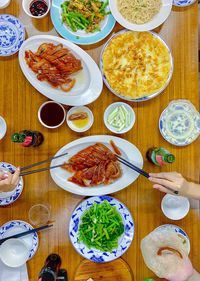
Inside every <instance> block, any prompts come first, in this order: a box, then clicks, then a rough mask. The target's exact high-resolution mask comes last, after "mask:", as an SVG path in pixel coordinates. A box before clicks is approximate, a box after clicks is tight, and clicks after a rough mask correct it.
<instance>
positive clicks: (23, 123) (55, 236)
mask: <svg viewBox="0 0 200 281" xmlns="http://www.w3.org/2000/svg"><path fill="white" fill-rule="evenodd" d="M21 2H22V1H21V0H12V1H11V4H10V6H9V7H8V8H6V9H4V10H0V13H9V14H12V15H15V16H16V17H19V18H20V19H21V21H22V22H23V24H24V25H25V27H26V33H27V37H30V36H32V35H36V34H52V35H57V33H56V32H55V30H54V29H53V26H52V23H51V20H50V16H48V17H46V18H44V19H40V20H39V19H38V20H37V19H36V20H32V19H30V18H29V17H28V16H27V15H25V14H24V12H23V11H22V7H21ZM197 14H198V6H197V3H196V4H194V5H191V6H189V7H186V8H174V7H173V10H172V13H171V15H170V16H169V18H168V19H167V21H166V22H165V23H164V24H163V25H162V26H160V27H159V28H158V29H156V32H158V33H159V34H160V35H161V36H162V37H163V38H164V40H165V41H166V43H167V44H168V45H169V46H170V48H171V50H172V54H173V58H174V74H173V78H172V81H171V83H170V85H169V86H168V87H167V89H166V90H165V91H164V92H163V93H162V94H161V95H160V96H158V97H156V98H154V99H152V100H150V101H147V102H141V103H129V104H130V105H131V106H132V107H133V109H134V110H135V113H136V123H135V125H134V127H133V129H132V130H131V131H130V132H128V133H126V134H124V135H122V136H121V137H122V138H125V139H127V140H129V141H130V142H132V143H133V144H135V145H136V146H137V147H138V148H139V149H140V151H141V153H142V155H143V157H144V169H145V170H146V171H149V172H150V171H152V172H159V171H160V168H159V167H156V166H154V165H152V164H150V163H148V162H147V160H146V159H145V153H146V151H147V149H148V148H150V147H152V146H163V147H165V148H167V149H168V150H169V151H171V152H172V153H174V154H175V156H176V162H175V163H174V164H172V165H169V166H166V167H164V168H163V169H162V170H166V171H175V170H176V171H179V172H181V173H182V174H183V175H184V176H185V177H187V178H188V179H189V180H192V181H195V182H198V181H199V167H200V163H199V140H196V141H195V142H194V143H192V144H191V145H189V146H187V147H175V146H173V145H171V144H169V143H167V142H166V141H165V140H164V139H163V138H162V137H161V135H160V132H159V129H158V120H159V116H160V114H161V112H162V111H163V110H164V108H165V107H166V106H167V105H168V104H169V102H170V101H172V100H176V99H189V100H190V101H191V102H192V103H193V104H194V105H195V106H196V107H197V108H198V104H199V100H198V62H197V51H198V50H197V49H198V36H197V33H198V18H197ZM121 28H122V27H120V26H119V25H118V24H116V26H115V29H114V31H117V30H120V29H121ZM114 31H113V32H114ZM106 40H107V38H106V39H105V40H103V41H101V42H100V43H98V44H96V45H93V46H85V47H84V48H83V49H85V50H87V52H88V53H89V54H90V55H91V56H92V57H93V58H94V59H95V61H96V62H97V63H98V61H99V54H100V51H101V48H102V46H103V44H104V43H105V42H106ZM94 75H95V74H94ZM0 79H1V80H0V115H1V116H3V117H4V118H5V119H6V122H7V125H8V131H7V134H6V136H5V138H4V139H3V140H1V141H0V160H1V161H6V162H9V163H12V164H14V165H16V166H25V165H28V164H30V163H33V162H36V161H40V160H43V159H46V158H47V157H48V156H51V155H54V154H55V152H56V151H57V150H58V149H60V148H61V147H62V146H64V145H65V144H67V143H69V142H70V141H73V140H75V139H77V138H80V137H83V136H89V135H97V134H110V132H109V131H108V130H107V129H106V128H105V126H104V124H103V112H104V110H105V108H106V107H107V106H108V105H109V104H110V103H112V102H115V101H119V100H120V99H119V98H117V97H116V96H114V95H113V94H111V93H110V92H109V90H108V89H107V88H106V87H105V86H104V89H103V92H102V94H101V96H100V97H99V98H98V99H97V100H96V101H95V102H93V103H92V104H91V105H89V108H90V109H91V110H92V111H93V113H94V117H95V121H94V125H93V127H92V128H91V129H90V130H89V131H88V132H86V133H83V134H78V133H75V132H72V131H71V130H70V129H69V128H68V127H67V126H66V125H65V124H64V125H63V126H62V127H60V128H58V129H55V130H48V129H46V128H44V127H42V125H41V124H40V123H39V121H38V119H37V111H38V108H39V107H40V105H41V104H42V103H43V102H44V101H46V100H47V99H46V97H44V96H43V95H41V94H40V93H38V92H37V91H36V90H35V89H34V88H33V87H32V86H31V84H30V83H29V82H28V81H27V80H26V78H25V77H24V75H23V73H22V72H21V69H20V66H19V63H18V55H17V54H15V55H14V56H11V57H6V58H0ZM22 129H32V130H38V131H41V132H42V133H43V134H44V137H45V141H44V143H43V144H42V145H41V146H40V147H38V148H23V147H21V146H20V145H18V144H13V143H11V141H10V139H11V134H12V133H13V132H15V131H16V132H17V131H20V130H22ZM24 180H25V188H24V190H23V193H22V195H21V197H20V198H19V199H18V200H17V201H16V202H15V203H14V204H13V205H10V206H8V207H6V208H1V209H0V225H2V224H3V223H5V222H7V221H9V220H13V219H20V220H25V221H28V211H29V209H30V207H31V206H32V205H33V204H35V203H43V202H44V203H45V202H47V203H49V204H50V205H51V211H52V214H51V220H52V221H54V227H53V229H51V230H48V231H44V232H42V233H40V234H39V238H40V242H39V248H38V251H37V253H36V255H35V256H34V257H33V259H32V260H30V261H29V262H28V272H29V277H30V281H34V280H37V276H38V273H39V271H40V269H41V267H42V266H43V264H44V261H45V258H46V257H47V255H48V254H50V253H52V252H56V253H59V254H60V255H61V257H62V267H63V268H66V269H67V270H68V275H69V281H72V280H73V276H74V273H75V270H76V268H77V267H78V265H79V263H80V261H81V260H82V257H80V256H79V255H78V254H77V252H76V251H75V250H74V248H73V247H72V245H71V244H70V241H69V237H68V223H69V218H70V215H71V213H72V211H73V209H74V208H75V206H76V205H77V204H78V203H79V202H80V201H81V200H82V199H83V198H81V197H80V196H76V195H73V194H70V193H68V192H66V191H64V190H62V189H61V188H59V187H58V186H56V184H55V183H54V182H53V181H52V179H51V177H50V174H49V173H48V172H44V173H40V174H34V175H30V176H27V177H25V179H24ZM113 196H115V197H116V198H118V199H119V200H121V201H122V202H123V203H124V204H126V206H127V207H128V208H129V210H130V211H131V213H132V215H133V217H134V219H135V237H134V241H133V243H132V245H131V247H130V248H129V250H128V251H127V252H126V254H125V255H124V256H123V258H124V260H125V261H127V262H128V264H129V265H130V267H131V269H132V271H133V273H134V276H135V280H136V281H141V280H143V278H145V277H154V274H153V273H152V272H151V271H150V270H148V268H147V267H146V266H145V264H144V261H143V258H142V255H141V252H140V241H141V239H142V238H143V237H144V236H146V235H147V234H148V233H149V232H150V231H152V230H153V229H154V228H156V227H157V226H159V225H162V224H165V223H174V224H177V225H179V226H180V227H182V228H183V229H184V230H185V231H186V232H187V234H188V235H189V237H190V241H191V253H190V258H191V260H192V262H193V265H194V267H195V268H196V269H197V270H199V271H200V239H199V233H200V213H199V212H200V209H199V201H195V200H191V210H190V212H189V214H188V215H187V217H186V218H184V219H183V220H180V221H177V222H173V221H171V220H169V219H167V218H166V217H165V216H164V215H163V213H162V212H161V209H160V203H161V199H162V197H163V194H161V193H159V192H158V191H155V190H153V188H152V185H151V183H149V182H148V181H147V179H145V178H143V177H139V179H138V180H137V181H136V182H134V183H133V184H132V185H131V186H129V187H127V188H126V189H124V190H122V191H120V192H118V193H116V194H113ZM157 280H159V279H157Z"/></svg>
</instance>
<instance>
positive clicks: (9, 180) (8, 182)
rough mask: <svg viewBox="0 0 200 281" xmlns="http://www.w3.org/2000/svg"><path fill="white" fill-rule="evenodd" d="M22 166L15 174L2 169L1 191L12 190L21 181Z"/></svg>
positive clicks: (0, 174) (0, 172) (0, 177)
mask: <svg viewBox="0 0 200 281" xmlns="http://www.w3.org/2000/svg"><path fill="white" fill-rule="evenodd" d="M19 174H20V168H17V169H16V171H15V173H14V174H11V173H9V172H7V171H4V170H0V192H9V191H12V190H13V189H14V188H15V187H16V185H17V184H18V181H19Z"/></svg>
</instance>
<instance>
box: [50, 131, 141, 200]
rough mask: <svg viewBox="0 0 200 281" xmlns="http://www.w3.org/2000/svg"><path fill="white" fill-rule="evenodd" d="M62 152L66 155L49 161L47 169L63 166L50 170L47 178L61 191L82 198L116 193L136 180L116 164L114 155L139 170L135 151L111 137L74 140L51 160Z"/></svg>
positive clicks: (130, 171)
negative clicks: (61, 189)
mask: <svg viewBox="0 0 200 281" xmlns="http://www.w3.org/2000/svg"><path fill="white" fill-rule="evenodd" d="M66 152H68V155H66V156H63V157H59V158H57V159H54V160H52V162H51V166H55V165H59V164H62V163H63V164H64V165H63V167H62V168H56V169H52V170H51V177H52V179H53V180H54V182H55V183H56V184H57V185H58V186H60V187H61V188H63V189H64V190H66V191H68V192H71V193H74V194H78V195H82V196H95V195H105V194H110V193H113V192H117V191H119V190H121V189H123V188H125V187H127V186H128V185H130V184H131V183H133V182H134V181H135V180H136V179H137V178H138V176H139V174H138V173H136V172H135V171H133V170H131V169H130V168H128V167H126V166H124V165H123V164H121V163H119V162H118V161H117V159H116V157H115V154H120V155H121V156H122V157H123V158H124V159H126V160H127V161H129V162H131V163H133V164H134V165H136V166H137V167H139V168H142V167H143V158H142V155H141V153H140V151H139V149H138V148H137V147H136V146H135V145H133V144H132V143H130V142H128V141H127V140H124V139H121V138H118V137H114V136H107V135H97V136H90V137H84V138H80V139H77V140H75V141H73V142H70V143H68V144H67V145H65V146H64V147H62V148H61V149H60V150H59V151H58V152H57V153H56V155H55V156H57V155H60V154H63V153H66Z"/></svg>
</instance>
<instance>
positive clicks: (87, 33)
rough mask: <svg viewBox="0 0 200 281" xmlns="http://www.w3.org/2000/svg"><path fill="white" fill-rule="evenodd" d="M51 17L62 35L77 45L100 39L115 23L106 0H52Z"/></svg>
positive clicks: (91, 42)
mask: <svg viewBox="0 0 200 281" xmlns="http://www.w3.org/2000/svg"><path fill="white" fill-rule="evenodd" d="M51 19H52V22H53V25H54V27H55V29H56V30H57V31H58V33H59V34H60V35H61V36H62V37H64V38H66V39H68V40H70V41H72V42H74V43H76V44H79V45H88V44H94V43H97V42H99V41H101V40H102V39H104V38H105V37H106V36H107V35H108V34H109V33H110V32H111V31H112V29H113V27H114V25H115V19H114V17H113V16H112V14H111V12H110V9H109V3H108V0H53V1H52V8H51Z"/></svg>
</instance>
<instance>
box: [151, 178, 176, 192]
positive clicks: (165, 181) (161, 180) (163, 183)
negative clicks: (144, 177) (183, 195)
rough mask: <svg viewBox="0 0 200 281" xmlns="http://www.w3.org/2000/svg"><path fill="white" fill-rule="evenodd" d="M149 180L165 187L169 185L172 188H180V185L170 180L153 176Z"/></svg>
mask: <svg viewBox="0 0 200 281" xmlns="http://www.w3.org/2000/svg"><path fill="white" fill-rule="evenodd" d="M149 180H150V181H151V182H153V183H156V184H159V185H162V186H163V187H166V188H167V187H168V188H171V189H173V190H179V189H180V186H179V185H178V184H177V183H175V182H171V181H169V180H165V179H160V178H152V177H150V178H149Z"/></svg>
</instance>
